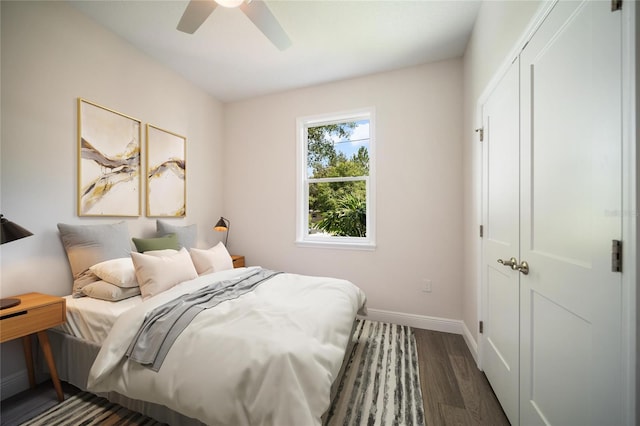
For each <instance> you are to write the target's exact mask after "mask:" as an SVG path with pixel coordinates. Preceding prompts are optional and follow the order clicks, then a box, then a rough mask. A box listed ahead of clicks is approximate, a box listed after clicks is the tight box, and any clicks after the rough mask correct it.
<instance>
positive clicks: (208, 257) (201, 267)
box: [190, 241, 233, 275]
mask: <svg viewBox="0 0 640 426" xmlns="http://www.w3.org/2000/svg"><path fill="white" fill-rule="evenodd" d="M190 253H191V260H193V265H194V266H195V267H196V271H198V275H204V274H210V273H212V272H219V271H224V270H227V269H233V259H231V255H230V254H229V252H228V251H227V248H226V247H225V246H224V244H222V241H221V242H219V243H218V244H217V245H215V246H213V247H211V248H210V249H208V250H202V249H196V248H192V249H191V250H190Z"/></svg>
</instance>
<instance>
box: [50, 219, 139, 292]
mask: <svg viewBox="0 0 640 426" xmlns="http://www.w3.org/2000/svg"><path fill="white" fill-rule="evenodd" d="M58 230H59V231H60V239H61V240H62V245H63V246H64V250H65V251H66V252H67V258H68V259H69V266H70V267H71V274H72V275H73V296H74V297H82V296H84V294H83V293H82V291H81V290H82V287H84V286H85V285H87V284H89V283H92V282H94V281H98V280H99V278H98V277H97V276H96V275H94V274H93V273H92V272H91V271H89V268H90V267H91V266H93V265H95V264H97V263H100V262H103V261H105V260H110V259H117V258H119V257H129V254H130V253H131V240H130V239H129V230H128V229H127V224H126V223H125V222H118V223H114V224H109V225H68V224H64V223H59V224H58Z"/></svg>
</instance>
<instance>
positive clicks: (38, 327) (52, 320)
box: [0, 301, 66, 342]
mask: <svg viewBox="0 0 640 426" xmlns="http://www.w3.org/2000/svg"><path fill="white" fill-rule="evenodd" d="M64 305H65V304H64V301H60V302H59V303H52V304H49V305H44V306H38V307H35V308H32V309H28V310H24V311H18V312H13V313H11V314H7V315H3V314H2V313H0V318H1V319H0V342H5V341H7V340H12V339H16V338H18V337H22V336H27V335H29V334H32V333H36V332H38V331H42V330H46V329H48V328H51V327H53V326H56V325H58V324H62V323H63V322H65V318H66V315H65V306H64Z"/></svg>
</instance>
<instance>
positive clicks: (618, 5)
mask: <svg viewBox="0 0 640 426" xmlns="http://www.w3.org/2000/svg"><path fill="white" fill-rule="evenodd" d="M617 10H622V0H611V11H612V12H615V11H617Z"/></svg>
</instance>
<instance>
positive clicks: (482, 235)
mask: <svg viewBox="0 0 640 426" xmlns="http://www.w3.org/2000/svg"><path fill="white" fill-rule="evenodd" d="M482 237H484V226H482V225H480V238H482Z"/></svg>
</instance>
